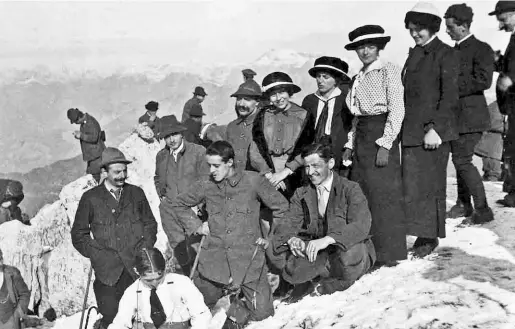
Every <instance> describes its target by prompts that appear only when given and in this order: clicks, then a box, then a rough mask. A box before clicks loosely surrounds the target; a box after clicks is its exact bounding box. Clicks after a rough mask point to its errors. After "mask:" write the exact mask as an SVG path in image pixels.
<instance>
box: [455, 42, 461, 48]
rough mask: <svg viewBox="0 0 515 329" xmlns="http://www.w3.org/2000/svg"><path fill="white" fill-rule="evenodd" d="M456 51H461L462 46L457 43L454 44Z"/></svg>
mask: <svg viewBox="0 0 515 329" xmlns="http://www.w3.org/2000/svg"><path fill="white" fill-rule="evenodd" d="M454 49H458V50H459V49H460V44H459V43H457V42H456V44H454Z"/></svg>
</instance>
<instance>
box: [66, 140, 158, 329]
mask: <svg viewBox="0 0 515 329" xmlns="http://www.w3.org/2000/svg"><path fill="white" fill-rule="evenodd" d="M129 163H131V161H129V160H127V159H126V158H125V156H124V155H123V153H122V152H121V151H120V150H118V149H116V148H112V147H108V148H106V149H105V150H104V151H103V152H102V157H101V168H102V173H103V174H104V172H105V175H106V179H105V180H104V182H103V184H101V185H99V186H96V187H94V188H92V189H91V190H89V191H87V192H86V193H84V194H83V195H82V198H81V199H80V202H79V206H78V208H77V213H76V215H75V221H74V223H73V227H72V231H71V236H72V243H73V246H74V247H75V249H77V251H79V252H80V253H81V254H82V255H83V256H84V257H87V258H89V259H90V261H91V266H92V267H93V270H94V271H95V281H94V282H93V291H94V292H95V297H96V300H97V305H98V311H99V313H100V314H102V320H101V322H100V328H104V329H105V328H107V327H108V326H109V324H110V323H111V322H112V321H113V319H114V317H115V316H116V313H117V312H118V303H119V302H120V299H121V297H122V295H123V293H124V291H125V289H127V287H129V286H130V285H131V284H132V283H133V282H134V280H135V279H136V278H137V275H136V273H135V272H134V269H133V268H134V259H135V253H136V252H137V251H138V250H139V249H141V248H143V247H146V248H152V247H153V246H154V243H155V242H156V234H157V222H156V220H155V219H154V215H153V214H152V210H151V209H150V205H149V203H148V200H147V198H146V196H145V193H144V192H143V190H142V189H141V188H139V187H137V186H134V185H131V184H128V183H125V180H126V179H127V164H129Z"/></svg>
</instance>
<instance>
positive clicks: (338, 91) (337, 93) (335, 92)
mask: <svg viewBox="0 0 515 329" xmlns="http://www.w3.org/2000/svg"><path fill="white" fill-rule="evenodd" d="M341 94H342V90H341V89H340V88H338V87H336V88H334V89H333V91H332V92H331V95H329V97H327V99H325V98H324V97H322V95H320V92H319V91H318V90H317V91H316V92H315V96H316V97H318V98H319V99H320V100H322V101H323V102H327V101H329V100H330V99H333V98H335V97H338V96H340V95H341Z"/></svg>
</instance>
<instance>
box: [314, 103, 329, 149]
mask: <svg viewBox="0 0 515 329" xmlns="http://www.w3.org/2000/svg"><path fill="white" fill-rule="evenodd" d="M328 103H329V102H328V101H327V102H324V108H323V109H322V113H320V117H319V118H318V123H317V126H316V135H315V142H319V141H320V139H321V138H322V137H323V136H324V135H325V125H326V123H327V118H328V117H329V105H328Z"/></svg>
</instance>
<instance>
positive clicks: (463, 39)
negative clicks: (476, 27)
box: [456, 33, 472, 45]
mask: <svg viewBox="0 0 515 329" xmlns="http://www.w3.org/2000/svg"><path fill="white" fill-rule="evenodd" d="M471 36H472V33H469V34H468V35H467V36H466V37H464V38H462V39H461V40H460V41H456V44H458V45H461V43H462V42H463V41H465V40H467V39H468V38H470V37H471Z"/></svg>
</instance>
